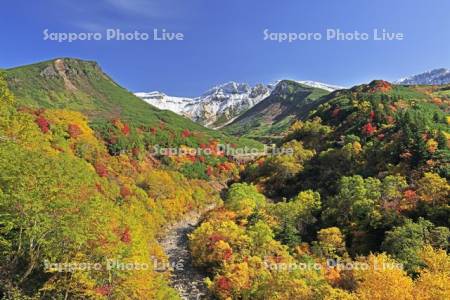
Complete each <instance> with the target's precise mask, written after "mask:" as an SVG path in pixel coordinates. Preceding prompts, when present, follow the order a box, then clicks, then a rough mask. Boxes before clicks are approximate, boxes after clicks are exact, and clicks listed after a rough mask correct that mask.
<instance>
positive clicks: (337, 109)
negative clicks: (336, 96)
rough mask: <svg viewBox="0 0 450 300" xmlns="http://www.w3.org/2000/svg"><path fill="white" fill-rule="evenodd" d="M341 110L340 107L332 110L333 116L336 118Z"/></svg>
mask: <svg viewBox="0 0 450 300" xmlns="http://www.w3.org/2000/svg"><path fill="white" fill-rule="evenodd" d="M340 112H341V109H340V108H339V107H336V108H335V109H334V110H333V111H332V112H331V116H332V117H333V118H336V117H338V116H339V113H340Z"/></svg>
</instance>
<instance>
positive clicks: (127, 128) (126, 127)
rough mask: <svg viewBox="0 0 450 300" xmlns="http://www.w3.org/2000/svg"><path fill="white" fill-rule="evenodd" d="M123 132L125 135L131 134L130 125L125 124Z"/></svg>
mask: <svg viewBox="0 0 450 300" xmlns="http://www.w3.org/2000/svg"><path fill="white" fill-rule="evenodd" d="M122 133H123V134H124V135H129V134H130V126H128V124H123V127H122Z"/></svg>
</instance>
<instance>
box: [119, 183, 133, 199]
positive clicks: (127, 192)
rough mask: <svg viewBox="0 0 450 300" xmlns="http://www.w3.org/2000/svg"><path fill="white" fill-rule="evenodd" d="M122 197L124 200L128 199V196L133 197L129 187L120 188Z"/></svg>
mask: <svg viewBox="0 0 450 300" xmlns="http://www.w3.org/2000/svg"><path fill="white" fill-rule="evenodd" d="M120 195H121V196H122V197H123V198H126V197H128V196H131V190H130V189H129V188H128V187H126V186H123V187H121V188H120Z"/></svg>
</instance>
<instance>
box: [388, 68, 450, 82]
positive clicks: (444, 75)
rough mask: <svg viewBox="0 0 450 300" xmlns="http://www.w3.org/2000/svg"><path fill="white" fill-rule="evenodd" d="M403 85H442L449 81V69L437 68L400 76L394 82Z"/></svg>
mask: <svg viewBox="0 0 450 300" xmlns="http://www.w3.org/2000/svg"><path fill="white" fill-rule="evenodd" d="M395 83H396V84H404V85H416V84H425V85H442V84H448V83H450V70H449V69H446V68H438V69H434V70H431V71H427V72H424V73H421V74H417V75H413V76H409V77H406V78H402V79H400V80H397V81H396V82H395Z"/></svg>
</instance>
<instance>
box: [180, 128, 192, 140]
mask: <svg viewBox="0 0 450 300" xmlns="http://www.w3.org/2000/svg"><path fill="white" fill-rule="evenodd" d="M191 135H192V133H191V131H190V130H189V129H185V130H183V132H182V133H181V136H182V137H183V138H188V137H190V136H191Z"/></svg>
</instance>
